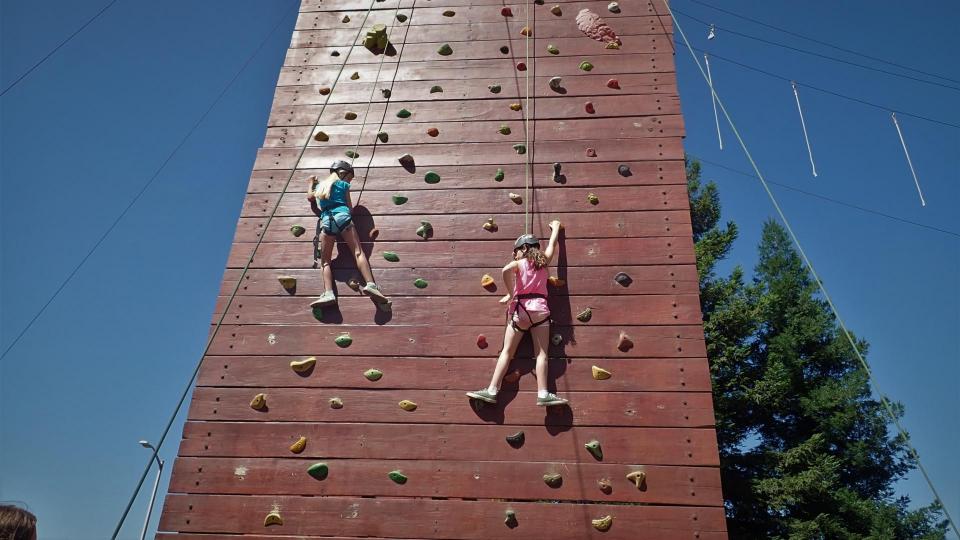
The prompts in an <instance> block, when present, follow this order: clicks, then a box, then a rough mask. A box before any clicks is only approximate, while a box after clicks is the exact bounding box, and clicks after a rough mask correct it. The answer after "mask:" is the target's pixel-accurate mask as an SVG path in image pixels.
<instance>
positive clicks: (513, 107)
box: [510, 103, 523, 111]
mask: <svg viewBox="0 0 960 540" xmlns="http://www.w3.org/2000/svg"><path fill="white" fill-rule="evenodd" d="M522 108H523V106H522V105H520V104H519V103H511V104H510V110H511V111H519V110H520V109H522Z"/></svg>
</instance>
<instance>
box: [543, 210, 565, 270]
mask: <svg viewBox="0 0 960 540" xmlns="http://www.w3.org/2000/svg"><path fill="white" fill-rule="evenodd" d="M548 226H549V227H550V241H548V242H547V249H546V251H544V252H543V255H544V257H546V258H547V264H550V263H551V262H553V255H554V253H556V252H557V238H558V237H559V236H560V229H561V228H562V227H563V225H561V224H560V220H558V219H555V220H553V221H551V222H550V225H548Z"/></svg>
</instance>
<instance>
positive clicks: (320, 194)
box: [313, 173, 339, 201]
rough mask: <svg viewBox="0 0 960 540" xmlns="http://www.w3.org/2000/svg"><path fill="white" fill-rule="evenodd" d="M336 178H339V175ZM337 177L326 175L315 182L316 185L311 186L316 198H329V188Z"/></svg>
mask: <svg viewBox="0 0 960 540" xmlns="http://www.w3.org/2000/svg"><path fill="white" fill-rule="evenodd" d="M334 174H336V173H334ZM337 179H339V177H338V178H337ZM337 179H334V178H332V177H327V178H326V179H324V180H320V181H319V182H318V183H317V187H315V188H313V195H314V196H315V197H316V198H318V199H321V200H324V201H326V200H329V199H330V190H331V189H333V183H334V182H336V180H337Z"/></svg>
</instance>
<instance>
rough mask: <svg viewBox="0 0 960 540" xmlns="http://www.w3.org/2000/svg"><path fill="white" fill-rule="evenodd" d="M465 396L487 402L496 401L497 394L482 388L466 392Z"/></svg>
mask: <svg viewBox="0 0 960 540" xmlns="http://www.w3.org/2000/svg"><path fill="white" fill-rule="evenodd" d="M467 396H468V397H471V398H473V399H479V400H480V401H485V402H487V403H496V402H497V395H496V394H491V393H490V392H489V391H488V390H487V389H486V388H484V389H483V390H477V391H476V392H467Z"/></svg>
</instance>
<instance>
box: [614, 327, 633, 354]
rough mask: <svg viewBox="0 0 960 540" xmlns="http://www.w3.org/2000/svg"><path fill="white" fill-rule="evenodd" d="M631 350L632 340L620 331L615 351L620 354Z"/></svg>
mask: <svg viewBox="0 0 960 540" xmlns="http://www.w3.org/2000/svg"><path fill="white" fill-rule="evenodd" d="M632 348H633V340H632V339H630V336H628V335H627V333H626V332H624V331H622V330H621V331H620V337H619V338H618V339H617V349H619V350H620V352H627V351H629V350H630V349H632Z"/></svg>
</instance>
